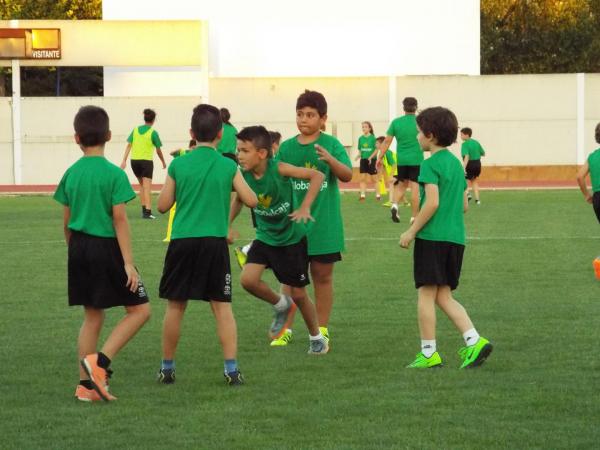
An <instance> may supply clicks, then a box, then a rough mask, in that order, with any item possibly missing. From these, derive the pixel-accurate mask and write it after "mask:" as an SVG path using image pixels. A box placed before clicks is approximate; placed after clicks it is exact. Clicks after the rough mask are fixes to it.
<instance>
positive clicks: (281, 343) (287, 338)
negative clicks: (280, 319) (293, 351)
mask: <svg viewBox="0 0 600 450" xmlns="http://www.w3.org/2000/svg"><path fill="white" fill-rule="evenodd" d="M292 338H293V335H292V330H290V329H289V328H288V329H287V330H285V332H284V333H283V334H282V335H281V337H280V338H278V339H273V340H272V341H271V347H285V346H286V345H288V344H289V343H291V342H292Z"/></svg>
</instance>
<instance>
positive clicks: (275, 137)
mask: <svg viewBox="0 0 600 450" xmlns="http://www.w3.org/2000/svg"><path fill="white" fill-rule="evenodd" d="M269 136H271V147H272V148H271V150H272V152H273V156H275V155H277V152H278V151H279V146H280V145H281V133H280V132H279V131H269Z"/></svg>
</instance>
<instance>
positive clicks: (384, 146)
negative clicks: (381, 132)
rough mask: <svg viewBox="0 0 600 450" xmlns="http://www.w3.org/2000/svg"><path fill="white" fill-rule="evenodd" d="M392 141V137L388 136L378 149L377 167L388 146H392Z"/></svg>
mask: <svg viewBox="0 0 600 450" xmlns="http://www.w3.org/2000/svg"><path fill="white" fill-rule="evenodd" d="M393 140H394V136H390V135H389V134H388V135H387V136H386V137H385V139H384V140H383V142H382V143H381V146H380V147H379V155H378V156H377V166H380V165H381V160H382V159H383V155H385V152H387V151H388V149H389V148H390V145H392V141H393Z"/></svg>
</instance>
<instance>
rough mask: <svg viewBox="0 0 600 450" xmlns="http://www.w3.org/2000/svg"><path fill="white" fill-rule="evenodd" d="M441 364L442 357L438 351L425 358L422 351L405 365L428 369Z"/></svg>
mask: <svg viewBox="0 0 600 450" xmlns="http://www.w3.org/2000/svg"><path fill="white" fill-rule="evenodd" d="M442 366H443V364H442V357H441V356H440V354H439V353H438V352H434V353H433V355H431V356H430V357H429V358H425V355H424V354H423V352H419V353H418V354H417V356H416V358H415V360H414V361H413V362H411V363H410V364H409V365H408V366H406V367H407V368H409V369H429V368H433V367H442Z"/></svg>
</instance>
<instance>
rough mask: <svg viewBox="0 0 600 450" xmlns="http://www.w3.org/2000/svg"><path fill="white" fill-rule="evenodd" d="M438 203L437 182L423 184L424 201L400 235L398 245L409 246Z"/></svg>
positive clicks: (435, 209) (433, 212) (431, 215)
mask: <svg viewBox="0 0 600 450" xmlns="http://www.w3.org/2000/svg"><path fill="white" fill-rule="evenodd" d="M439 205H440V191H439V189H438V186H437V184H432V183H427V184H425V203H424V204H423V207H422V208H421V210H420V211H419V213H418V214H417V217H415V221H414V222H413V224H412V225H411V226H410V228H409V229H408V230H406V231H405V232H404V233H402V234H401V235H400V247H402V248H408V247H409V246H410V243H411V242H412V241H413V240H414V239H415V236H416V235H417V233H418V232H419V230H421V228H423V227H424V226H425V224H427V222H429V219H431V218H432V217H433V215H434V214H435V212H436V211H437V209H438V206H439Z"/></svg>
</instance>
